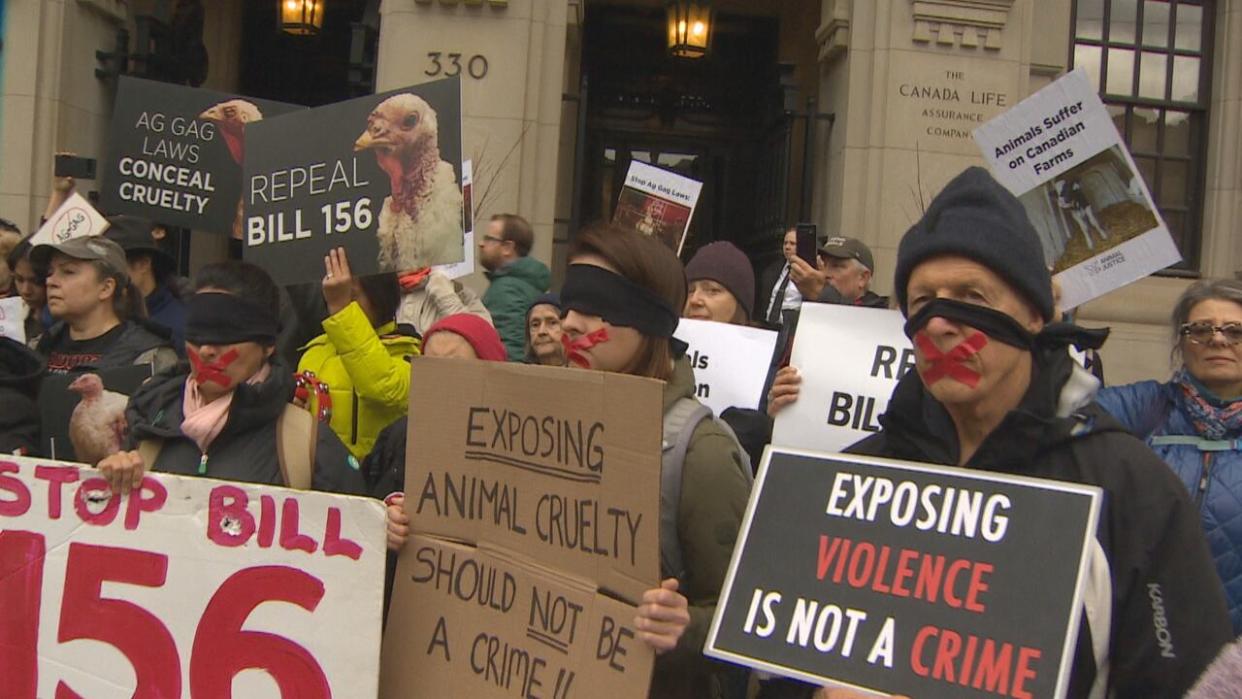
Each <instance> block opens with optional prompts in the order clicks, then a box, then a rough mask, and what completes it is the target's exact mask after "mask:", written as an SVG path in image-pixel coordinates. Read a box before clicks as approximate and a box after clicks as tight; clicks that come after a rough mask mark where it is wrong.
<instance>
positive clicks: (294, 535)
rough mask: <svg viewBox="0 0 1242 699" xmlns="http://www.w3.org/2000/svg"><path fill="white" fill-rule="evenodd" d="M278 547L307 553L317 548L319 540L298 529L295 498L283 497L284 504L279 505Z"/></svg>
mask: <svg viewBox="0 0 1242 699" xmlns="http://www.w3.org/2000/svg"><path fill="white" fill-rule="evenodd" d="M280 547H281V548H282V549H286V550H288V551H293V550H298V551H305V552H307V553H314V552H315V550H316V549H318V548H319V542H317V541H315V540H314V539H312V538H310V537H309V536H307V535H305V534H302V533H300V532H299V531H298V501H297V499H296V498H285V504H284V505H282V506H281V516H280Z"/></svg>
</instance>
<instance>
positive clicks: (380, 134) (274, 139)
mask: <svg viewBox="0 0 1242 699" xmlns="http://www.w3.org/2000/svg"><path fill="white" fill-rule="evenodd" d="M247 137H248V138H247V146H246V167H245V186H244V191H243V193H242V197H243V199H244V202H245V209H246V213H245V221H244V225H243V231H242V239H243V241H244V243H245V257H246V260H247V261H249V262H253V263H255V264H257V265H259V266H261V267H263V268H264V269H266V270H267V271H268V272H269V273H270V274H271V275H272V278H273V279H275V280H276V282H277V283H279V284H294V283H298V282H312V281H319V280H320V279H322V278H323V272H324V268H323V258H324V256H325V255H326V254H327V253H328V251H329V250H331V249H333V248H337V247H344V248H345V250H346V254H347V255H348V257H349V266H350V270H351V271H352V273H353V274H354V275H356V276H363V275H367V274H376V273H379V272H403V271H408V270H415V269H421V268H423V267H428V266H431V265H439V264H444V263H452V262H460V261H461V260H462V258H463V245H464V243H463V230H464V224H463V199H462V183H461V175H462V162H461V152H462V146H461V82H460V79H459V78H451V79H448V80H439V81H435V82H430V83H424V84H422V85H418V86H414V87H407V88H402V89H399V90H392V91H390V92H385V93H381V94H377V95H368V96H366V97H360V98H358V99H353V100H348V101H345V102H338V103H336V104H329V105H326V106H323V107H317V108H315V109H309V110H306V111H303V112H298V113H295V114H288V115H285V116H283V117H280V118H277V119H265V120H263V121H262V122H260V123H258V124H256V125H255V126H254V127H251V128H250V129H249V130H248V132H247Z"/></svg>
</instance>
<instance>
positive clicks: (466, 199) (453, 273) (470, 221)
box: [436, 160, 475, 279]
mask: <svg viewBox="0 0 1242 699" xmlns="http://www.w3.org/2000/svg"><path fill="white" fill-rule="evenodd" d="M473 169H474V168H473V163H472V162H471V161H469V160H465V161H462V164H461V199H462V213H463V215H464V216H465V217H466V233H465V235H463V236H462V240H463V243H462V259H461V262H453V263H450V264H446V265H436V269H438V270H440V271H441V272H444V274H445V275H446V276H448V278H449V279H457V278H458V277H464V276H466V275H467V274H471V273H473V272H474V252H475V247H474V215H473V213H472V209H471V207H472V206H474V201H473V200H474V173H473Z"/></svg>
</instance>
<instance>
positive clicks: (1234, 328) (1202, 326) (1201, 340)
mask: <svg viewBox="0 0 1242 699" xmlns="http://www.w3.org/2000/svg"><path fill="white" fill-rule="evenodd" d="M1178 332H1179V333H1180V334H1181V336H1182V337H1185V338H1188V339H1189V340H1190V341H1191V342H1193V343H1195V344H1196V345H1206V344H1208V343H1209V342H1211V341H1212V338H1214V337H1216V333H1220V334H1221V335H1222V336H1224V338H1225V342H1226V343H1227V344H1230V345H1236V344H1238V343H1239V342H1242V323H1225V324H1224V325H1212V324H1211V323H1185V324H1183V325H1182V327H1181V329H1180V330H1179V331H1178Z"/></svg>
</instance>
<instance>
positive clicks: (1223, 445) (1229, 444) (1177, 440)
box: [1147, 434, 1242, 451]
mask: <svg viewBox="0 0 1242 699" xmlns="http://www.w3.org/2000/svg"><path fill="white" fill-rule="evenodd" d="M1147 443H1148V444H1150V445H1151V446H1153V447H1157V446H1161V445H1164V444H1180V445H1185V446H1191V447H1194V448H1196V449H1198V450H1199V451H1239V450H1242V439H1206V438H1204V437H1198V436H1195V435H1189V434H1161V435H1156V436H1155V437H1151V438H1150V439H1148V440H1147Z"/></svg>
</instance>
